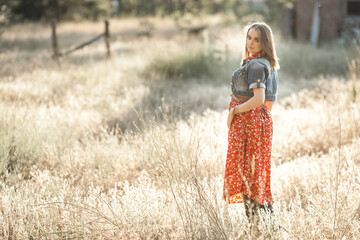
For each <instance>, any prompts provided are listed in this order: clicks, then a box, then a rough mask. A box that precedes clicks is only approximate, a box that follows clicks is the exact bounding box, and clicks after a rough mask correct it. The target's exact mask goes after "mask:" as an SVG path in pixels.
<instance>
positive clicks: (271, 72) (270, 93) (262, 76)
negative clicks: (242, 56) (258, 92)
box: [231, 57, 278, 101]
mask: <svg viewBox="0 0 360 240" xmlns="http://www.w3.org/2000/svg"><path fill="white" fill-rule="evenodd" d="M231 83H232V84H231V90H232V93H233V94H234V95H240V96H246V97H253V96H254V92H253V88H260V87H262V88H265V100H268V101H275V100H276V99H277V87H278V74H277V70H276V69H271V66H270V63H269V61H268V60H267V59H265V58H262V57H259V58H255V59H253V60H251V61H248V62H247V61H246V60H244V62H243V64H242V66H241V67H240V68H238V69H236V70H235V72H234V73H233V75H232V81H231Z"/></svg>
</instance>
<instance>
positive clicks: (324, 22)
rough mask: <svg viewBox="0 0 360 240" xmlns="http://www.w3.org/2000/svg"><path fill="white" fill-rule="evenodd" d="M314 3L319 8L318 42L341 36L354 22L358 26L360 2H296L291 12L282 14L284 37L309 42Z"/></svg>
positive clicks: (332, 0) (324, 0)
mask: <svg viewBox="0 0 360 240" xmlns="http://www.w3.org/2000/svg"><path fill="white" fill-rule="evenodd" d="M316 3H318V6H319V12H318V13H319V17H320V31H319V41H320V42H323V41H328V40H334V39H336V38H338V37H340V36H342V33H343V32H344V30H346V28H347V26H348V25H349V23H351V24H352V26H353V27H354V24H353V23H354V22H355V23H356V22H358V23H359V24H360V0H296V2H295V5H294V8H293V9H292V10H291V12H287V13H285V14H284V21H283V24H284V26H283V28H284V29H283V30H284V31H283V32H284V33H285V35H291V36H293V37H294V38H296V39H299V40H303V41H309V39H310V35H311V27H312V21H313V15H314V7H315V4H316ZM355 27H356V26H355Z"/></svg>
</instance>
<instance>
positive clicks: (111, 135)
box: [0, 18, 360, 239]
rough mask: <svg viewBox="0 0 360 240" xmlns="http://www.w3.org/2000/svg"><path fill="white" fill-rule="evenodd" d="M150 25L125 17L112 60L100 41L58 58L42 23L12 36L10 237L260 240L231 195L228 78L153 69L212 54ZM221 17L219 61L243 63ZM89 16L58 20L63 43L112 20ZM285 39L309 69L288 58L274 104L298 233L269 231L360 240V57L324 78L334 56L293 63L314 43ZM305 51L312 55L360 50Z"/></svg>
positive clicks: (2, 205) (1, 226)
mask: <svg viewBox="0 0 360 240" xmlns="http://www.w3.org/2000/svg"><path fill="white" fill-rule="evenodd" d="M152 21H154V23H155V26H156V32H155V33H154V37H152V38H136V37H135V36H136V34H133V32H136V31H137V30H138V19H126V20H116V21H114V22H113V23H112V25H111V26H113V27H114V30H113V32H115V37H114V39H113V43H112V46H113V57H112V59H111V60H109V61H106V60H104V59H103V53H104V49H103V46H102V45H103V44H102V43H98V44H95V45H93V46H90V47H88V48H86V49H84V50H81V51H80V52H77V53H75V54H74V55H72V56H69V57H67V58H65V59H63V60H61V64H60V65H57V64H56V63H52V62H51V61H49V56H50V53H49V50H48V48H43V47H44V46H46V45H44V44H45V43H46V42H47V41H48V40H47V38H48V34H49V31H48V29H47V28H45V27H44V26H41V25H37V24H29V25H24V26H22V25H18V26H13V27H12V28H10V29H7V30H6V32H5V33H4V34H3V36H2V37H3V38H4V39H5V40H6V43H2V44H1V45H0V50H1V51H0V52H2V53H1V54H0V62H1V63H0V64H1V66H2V67H1V69H0V73H1V74H0V111H1V112H2V113H3V114H2V116H1V118H0V159H1V162H0V175H1V178H2V180H1V182H0V189H1V194H0V238H4V239H5V238H7V239H24V238H25V239H68V238H80V239H184V238H185V239H188V238H191V239H239V238H240V239H250V237H249V236H248V235H244V233H245V232H247V231H248V226H247V223H246V218H245V214H244V211H243V206H242V205H226V204H225V202H224V201H223V199H222V187H223V174H224V167H225V156H226V150H227V127H226V124H225V122H226V116H227V108H228V103H229V100H230V99H229V94H230V89H229V86H228V84H229V82H228V81H227V80H223V81H222V80H219V79H216V77H215V78H212V77H211V76H210V77H205V78H204V77H203V76H201V77H199V78H194V77H189V78H187V79H181V78H178V79H177V78H175V79H172V80H170V79H166V78H165V77H164V76H162V77H153V78H152V79H148V78H145V77H144V76H146V75H144V74H143V72H144V71H145V70H146V69H147V70H149V71H151V70H152V69H151V68H149V67H148V66H149V65H151V64H152V63H153V61H156V59H159V58H161V56H164V55H166V53H171V54H170V57H171V59H173V61H174V62H175V63H176V61H180V60H179V59H180V58H179V56H182V55H181V53H182V50H184V49H186V50H189V49H190V50H191V49H195V50H198V51H202V50H203V48H202V46H201V45H202V43H203V41H204V39H203V37H199V38H188V37H187V36H183V35H181V33H180V32H177V30H176V29H174V28H173V25H172V24H173V22H171V21H170V20H169V19H165V20H164V21H163V22H162V21H160V20H158V19H152ZM219 22H221V19H220V20H219V19H218V18H215V19H214V20H213V22H212V24H213V25H211V26H212V27H211V28H210V29H209V39H208V40H209V49H210V50H211V51H216V52H217V54H218V56H219V57H220V58H219V59H218V60H217V61H218V63H219V64H220V67H221V66H223V67H226V68H229V69H233V68H235V67H236V65H237V61H238V59H240V54H241V50H242V49H241V48H239V47H238V46H241V42H242V40H241V39H242V37H243V35H242V28H241V26H238V25H234V26H230V27H229V28H226V29H220V25H218V23H219ZM162 23H163V24H162ZM81 26H82V24H81V23H77V24H74V23H64V24H63V25H62V26H60V27H59V32H62V34H64V35H63V36H61V38H62V39H63V44H65V45H67V46H70V45H71V44H72V42H77V41H82V39H83V38H86V37H87V36H90V35H92V34H94V33H95V32H97V31H98V29H101V28H102V25H101V24H95V23H85V24H84V26H83V27H81ZM115 26H116V27H115ZM74 32H78V33H79V34H78V35H74ZM234 32H236V33H235V34H234ZM34 33H37V34H34ZM117 33H118V34H119V35H116V34H117ZM120 34H124V35H125V36H124V37H120ZM170 37H171V38H170ZM26 42H28V44H29V45H26V44H25V43H26ZM4 44H5V45H4ZM6 44H7V45H6ZM24 44H25V45H24ZM277 44H278V46H279V56H280V58H281V59H282V61H284V62H285V61H287V60H289V61H290V60H291V61H294V64H298V66H301V67H300V68H302V69H304V71H306V74H305V75H304V76H302V77H300V76H298V75H297V74H294V75H292V74H291V71H292V70H291V71H290V70H288V71H287V70H286V66H289V68H290V69H291V68H292V67H293V66H292V65H289V64H290V63H287V64H288V65H286V64H284V65H282V69H281V71H282V72H281V71H280V89H279V90H280V99H279V101H278V103H277V104H276V105H275V107H274V109H273V112H272V114H273V118H274V123H275V124H274V144H273V146H274V152H275V153H277V154H279V155H281V157H278V158H275V159H274V160H273V165H272V191H273V194H274V197H275V213H276V218H277V221H278V222H280V223H281V224H282V225H284V226H285V227H286V228H287V229H288V233H285V232H283V231H278V232H272V231H271V230H270V229H269V228H267V225H266V224H264V225H261V228H263V232H264V234H263V235H262V236H261V238H264V239H265V238H267V239H345V238H346V239H358V238H359V237H360V235H359V229H360V220H359V218H360V216H359V211H360V210H359V206H360V205H359V204H360V202H359V199H358V196H359V194H360V180H359V176H360V172H359V164H360V157H359V156H360V155H359V149H360V129H359V120H360V108H359V104H360V98H359V95H358V93H359V92H360V82H359V63H358V62H356V61H355V60H354V61H353V63H352V64H349V65H348V63H346V66H345V67H346V68H347V69H348V70H347V72H348V73H347V74H345V75H344V68H345V67H344V66H342V67H340V68H336V69H337V70H336V69H335V70H334V69H333V71H334V72H331V75H326V74H323V72H322V71H323V69H324V68H326V67H328V68H332V67H333V66H334V64H337V63H336V62H328V65H327V62H326V61H325V62H323V63H321V65H320V67H319V68H317V67H316V66H317V65H316V64H314V62H316V61H317V60H316V58H315V60H312V61H311V62H309V63H306V62H305V63H304V62H296V61H297V58H295V57H294V56H292V55H291V54H290V51H289V50H288V49H289V48H290V49H292V50H293V54H294V55H295V56H296V54H298V53H299V52H301V51H302V50H301V49H300V47H301V46H305V45H303V44H299V43H296V42H291V43H287V42H283V41H282V40H281V39H277ZM9 46H10V48H9V49H8V50H5V47H9ZM226 46H227V47H226ZM305 47H306V48H307V49H311V51H310V50H307V51H308V55H310V56H309V57H310V58H311V57H312V55H311V54H314V56H319V55H320V56H322V58H321V59H326V58H327V57H329V56H334V55H337V54H338V55H339V56H340V57H341V56H342V55H344V52H346V53H347V52H356V51H354V49H333V48H330V47H328V48H326V49H325V50H324V49H319V50H316V49H312V48H311V47H308V46H305ZM226 48H228V49H230V51H229V52H227V51H226ZM164 49H169V51H168V52H166V51H164ZM357 51H358V50H357ZM280 53H281V54H283V55H280ZM339 53H341V54H339ZM345 55H346V54H345ZM348 56H351V55H348ZM299 61H300V60H299ZM343 61H344V62H345V59H343ZM14 63H16V64H14ZM193 64H198V62H196V61H195V62H194V63H193ZM229 65H230V67H229ZM349 66H350V69H349ZM310 67H311V68H310ZM222 74H224V75H221V76H222V77H223V79H226V74H225V73H222ZM306 76H308V77H306ZM309 76H310V77H309ZM228 77H229V79H230V77H231V72H229V73H228ZM348 79H350V80H348ZM229 81H230V80H229Z"/></svg>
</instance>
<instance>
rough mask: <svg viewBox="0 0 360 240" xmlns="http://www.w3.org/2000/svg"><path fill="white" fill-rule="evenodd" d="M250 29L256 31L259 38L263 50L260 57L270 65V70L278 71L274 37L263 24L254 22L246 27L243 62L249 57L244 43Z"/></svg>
mask: <svg viewBox="0 0 360 240" xmlns="http://www.w3.org/2000/svg"><path fill="white" fill-rule="evenodd" d="M250 29H256V30H257V31H258V32H259V36H260V45H261V47H262V48H263V55H262V57H263V58H265V59H267V60H268V61H269V63H270V66H271V68H273V69H274V68H275V69H279V68H280V65H279V62H278V57H277V56H276V50H275V42H274V36H273V33H272V31H271V28H270V27H269V26H268V25H267V24H266V23H264V22H255V23H253V24H251V25H249V26H247V31H246V38H245V51H244V54H243V60H244V59H246V58H248V57H249V56H250V54H249V51H248V49H247V47H246V41H247V38H248V35H249V31H250Z"/></svg>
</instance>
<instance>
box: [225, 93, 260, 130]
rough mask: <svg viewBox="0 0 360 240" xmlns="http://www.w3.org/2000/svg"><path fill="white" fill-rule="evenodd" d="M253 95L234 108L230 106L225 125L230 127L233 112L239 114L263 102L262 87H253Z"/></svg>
mask: <svg viewBox="0 0 360 240" xmlns="http://www.w3.org/2000/svg"><path fill="white" fill-rule="evenodd" d="M253 91H254V96H253V97H252V98H250V99H249V100H247V101H246V102H244V103H243V104H240V105H238V106H236V107H234V108H232V109H231V110H230V112H229V115H228V119H227V125H228V128H229V129H230V127H231V123H232V120H233V118H234V116H235V114H239V113H242V112H246V111H249V110H251V109H254V108H257V107H259V106H261V105H262V104H264V102H265V89H264V88H254V89H253Z"/></svg>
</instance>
